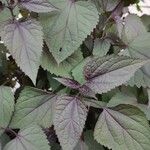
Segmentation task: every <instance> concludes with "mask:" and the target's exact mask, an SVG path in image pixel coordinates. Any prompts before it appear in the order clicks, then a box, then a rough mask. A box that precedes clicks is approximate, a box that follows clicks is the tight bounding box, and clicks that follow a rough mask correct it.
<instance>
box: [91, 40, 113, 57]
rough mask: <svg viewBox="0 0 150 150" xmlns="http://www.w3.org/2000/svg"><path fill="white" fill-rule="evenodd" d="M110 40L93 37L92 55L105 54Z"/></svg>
mask: <svg viewBox="0 0 150 150" xmlns="http://www.w3.org/2000/svg"><path fill="white" fill-rule="evenodd" d="M110 46H111V44H110V41H109V40H107V39H95V41H94V49H93V55H95V56H101V57H102V56H105V55H106V54H107V52H108V51H109V49H110Z"/></svg>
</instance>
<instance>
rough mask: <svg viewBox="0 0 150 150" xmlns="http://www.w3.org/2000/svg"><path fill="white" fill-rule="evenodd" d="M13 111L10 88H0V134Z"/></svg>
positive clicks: (12, 98) (12, 97) (12, 96)
mask: <svg viewBox="0 0 150 150" xmlns="http://www.w3.org/2000/svg"><path fill="white" fill-rule="evenodd" d="M13 111H14V95H13V93H12V91H11V88H10V87H6V86H0V134H2V133H3V131H4V130H5V128H6V127H7V126H8V125H9V123H10V120H11V116H12V114H13Z"/></svg>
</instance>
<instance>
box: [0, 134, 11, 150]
mask: <svg viewBox="0 0 150 150" xmlns="http://www.w3.org/2000/svg"><path fill="white" fill-rule="evenodd" d="M9 141H10V137H9V136H8V135H7V134H5V133H4V134H2V135H1V137H0V143H1V147H2V149H3V148H4V146H5V145H6V144H7V143H8V142H9ZM0 150H1V148H0Z"/></svg>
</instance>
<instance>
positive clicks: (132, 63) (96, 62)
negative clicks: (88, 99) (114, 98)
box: [84, 55, 147, 94]
mask: <svg viewBox="0 0 150 150" xmlns="http://www.w3.org/2000/svg"><path fill="white" fill-rule="evenodd" d="M146 62H147V61H144V60H139V59H132V58H129V57H125V56H121V57H120V56H115V55H112V56H106V57H102V58H101V57H95V58H93V59H91V60H90V61H89V62H88V63H87V64H86V66H85V67H84V75H85V78H86V80H87V82H86V83H85V85H86V86H87V87H89V88H90V89H92V90H93V91H94V92H96V93H99V94H101V93H105V92H108V91H110V90H111V89H113V88H115V87H117V86H119V85H122V84H123V83H126V82H127V81H128V80H129V79H130V78H131V77H132V76H133V75H134V73H135V72H136V71H137V70H138V69H139V68H140V67H142V66H143V65H144V64H145V63H146Z"/></svg>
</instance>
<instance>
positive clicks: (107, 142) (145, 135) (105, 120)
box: [94, 105, 150, 150]
mask: <svg viewBox="0 0 150 150" xmlns="http://www.w3.org/2000/svg"><path fill="white" fill-rule="evenodd" d="M94 137H95V139H96V140H97V141H98V142H99V143H100V144H102V145H104V146H106V147H108V148H109V149H112V150H121V149H124V150H131V149H132V150H149V147H150V129H149V124H148V121H147V120H146V117H145V115H144V114H143V113H142V112H141V111H140V110H139V109H138V108H136V107H133V106H130V105H119V106H117V107H115V108H113V109H109V108H106V109H104V111H103V112H102V114H101V115H100V117H99V119H98V122H97V124H96V127H95V132H94Z"/></svg>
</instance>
